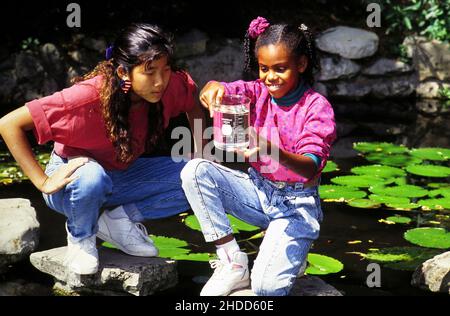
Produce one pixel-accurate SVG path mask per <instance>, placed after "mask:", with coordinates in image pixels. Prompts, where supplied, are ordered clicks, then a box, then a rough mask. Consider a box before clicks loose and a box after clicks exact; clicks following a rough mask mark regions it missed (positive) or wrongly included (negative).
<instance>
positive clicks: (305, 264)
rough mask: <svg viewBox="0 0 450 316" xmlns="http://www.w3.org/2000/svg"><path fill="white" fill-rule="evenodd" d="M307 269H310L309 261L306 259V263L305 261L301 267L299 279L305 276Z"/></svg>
mask: <svg viewBox="0 0 450 316" xmlns="http://www.w3.org/2000/svg"><path fill="white" fill-rule="evenodd" d="M306 268H308V260H307V259H305V261H303V263H302V265H301V267H300V270H299V271H298V274H297V278H301V277H302V276H304V275H305V271H306Z"/></svg>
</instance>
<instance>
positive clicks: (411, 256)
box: [360, 247, 441, 271]
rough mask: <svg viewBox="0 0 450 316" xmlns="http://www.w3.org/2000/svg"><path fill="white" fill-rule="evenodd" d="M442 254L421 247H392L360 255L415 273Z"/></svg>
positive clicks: (392, 267) (396, 268)
mask: <svg viewBox="0 0 450 316" xmlns="http://www.w3.org/2000/svg"><path fill="white" fill-rule="evenodd" d="M440 253H441V251H439V250H436V249H426V248H421V247H391V248H384V249H373V250H370V251H369V252H368V253H367V254H360V255H361V256H363V257H364V258H366V259H367V260H370V261H374V262H378V263H381V264H383V265H384V266H385V267H388V268H391V269H395V270H406V271H414V270H415V269H416V268H417V267H418V266H419V265H420V264H422V263H423V262H425V261H427V260H428V259H431V258H433V257H434V256H437V255H438V254H440Z"/></svg>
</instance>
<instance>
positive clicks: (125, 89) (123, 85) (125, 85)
mask: <svg viewBox="0 0 450 316" xmlns="http://www.w3.org/2000/svg"><path fill="white" fill-rule="evenodd" d="M120 88H121V89H122V91H123V93H125V94H127V93H128V91H129V90H130V88H131V81H130V80H128V79H126V80H120Z"/></svg>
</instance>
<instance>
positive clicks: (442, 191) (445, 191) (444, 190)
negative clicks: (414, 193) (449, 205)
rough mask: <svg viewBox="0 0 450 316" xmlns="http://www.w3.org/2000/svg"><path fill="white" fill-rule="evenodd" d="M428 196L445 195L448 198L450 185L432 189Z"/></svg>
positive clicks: (449, 196)
mask: <svg viewBox="0 0 450 316" xmlns="http://www.w3.org/2000/svg"><path fill="white" fill-rule="evenodd" d="M428 196H430V197H436V196H443V197H446V198H450V187H446V188H440V189H437V190H433V191H430V192H429V193H428Z"/></svg>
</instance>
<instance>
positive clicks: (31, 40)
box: [20, 37, 40, 50]
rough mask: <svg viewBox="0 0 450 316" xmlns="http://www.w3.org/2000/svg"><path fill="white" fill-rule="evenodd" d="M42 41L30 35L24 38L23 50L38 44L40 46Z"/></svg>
mask: <svg viewBox="0 0 450 316" xmlns="http://www.w3.org/2000/svg"><path fill="white" fill-rule="evenodd" d="M39 44H40V42H39V40H38V39H37V38H32V37H28V38H27V39H25V40H23V41H22V43H21V45H20V46H21V48H22V50H28V49H35V48H36V47H37V46H39Z"/></svg>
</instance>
